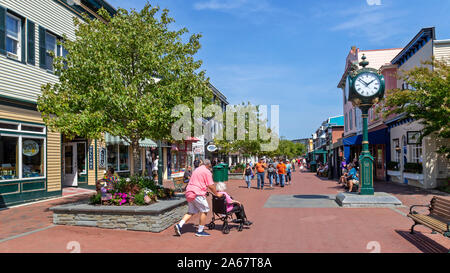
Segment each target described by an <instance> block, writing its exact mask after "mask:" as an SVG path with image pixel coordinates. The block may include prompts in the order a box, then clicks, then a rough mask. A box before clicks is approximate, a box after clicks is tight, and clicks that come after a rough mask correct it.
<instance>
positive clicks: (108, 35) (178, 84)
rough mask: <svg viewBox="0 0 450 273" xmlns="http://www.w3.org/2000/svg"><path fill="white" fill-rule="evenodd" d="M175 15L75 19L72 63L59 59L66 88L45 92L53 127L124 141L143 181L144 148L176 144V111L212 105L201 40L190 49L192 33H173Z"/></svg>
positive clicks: (69, 46) (152, 12) (46, 115)
mask: <svg viewBox="0 0 450 273" xmlns="http://www.w3.org/2000/svg"><path fill="white" fill-rule="evenodd" d="M168 13H169V11H168V10H167V9H164V10H162V11H160V8H159V7H152V6H151V5H150V4H149V3H147V4H146V5H145V7H144V8H143V9H142V10H141V11H136V10H131V11H127V10H125V9H118V10H117V14H116V15H115V16H114V17H110V16H109V14H108V13H107V12H106V11H105V10H104V9H101V10H100V11H99V14H100V15H101V16H102V17H103V18H105V20H106V23H105V22H103V21H100V20H97V19H90V18H88V17H87V16H85V17H84V22H81V21H80V20H78V19H74V23H75V26H76V32H75V35H76V39H75V40H73V41H71V40H68V39H66V37H64V42H63V46H64V48H65V49H66V50H67V51H68V55H67V57H66V58H63V57H57V58H55V63H54V67H55V71H56V73H57V74H58V75H59V76H60V81H59V83H57V84H47V85H45V86H43V87H42V95H41V96H40V98H39V100H38V109H39V111H40V112H42V116H43V119H44V121H45V123H46V124H47V125H48V126H49V127H50V128H52V129H54V130H56V131H59V132H60V133H63V134H65V135H66V136H68V137H74V136H77V135H78V136H83V137H86V138H91V139H100V138H101V136H102V133H104V132H108V133H110V134H112V135H114V136H119V137H121V138H122V139H124V140H125V141H127V142H128V143H129V144H130V145H131V147H132V150H133V158H134V159H135V160H134V162H135V164H134V166H133V167H132V168H131V172H132V173H136V172H137V170H138V166H137V161H138V160H137V158H138V156H139V141H140V140H143V139H145V138H152V139H158V140H170V139H171V126H172V124H173V123H174V122H175V121H176V120H177V118H176V117H172V116H171V112H172V109H173V107H174V106H176V105H179V104H184V105H187V106H188V107H190V109H192V107H193V104H194V97H201V98H203V99H204V101H211V91H210V90H209V88H208V84H207V83H208V79H207V78H206V77H205V72H204V71H199V69H200V68H201V65H202V62H201V61H198V60H195V59H194V55H195V54H196V53H197V51H198V50H199V49H200V42H199V39H200V38H201V35H199V34H194V35H191V36H190V37H189V39H188V40H187V41H186V42H183V38H184V34H186V33H187V32H188V31H187V29H186V28H182V29H180V30H176V31H172V30H169V24H170V23H172V22H173V21H174V19H173V18H170V17H169V14H168ZM157 14H160V15H159V17H158V16H157Z"/></svg>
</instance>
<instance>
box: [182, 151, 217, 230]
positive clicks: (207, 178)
mask: <svg viewBox="0 0 450 273" xmlns="http://www.w3.org/2000/svg"><path fill="white" fill-rule="evenodd" d="M211 169H212V166H211V161H210V160H208V159H207V160H205V161H204V165H201V166H200V167H198V168H197V169H195V171H194V172H193V173H192V176H191V179H190V180H189V184H188V185H187V187H186V193H185V196H186V200H187V202H188V213H187V214H185V215H184V216H183V219H181V221H180V222H179V223H178V224H176V225H175V226H174V229H175V234H176V235H178V236H181V229H182V228H183V225H184V224H185V223H186V222H187V221H189V219H191V217H192V216H193V215H195V214H200V221H199V225H198V229H197V233H195V236H198V237H206V236H210V234H209V233H207V232H205V231H204V228H205V224H206V216H207V214H208V212H209V205H208V201H207V200H206V193H207V191H208V189H209V190H210V191H211V192H212V193H213V194H214V195H216V196H218V197H221V196H222V195H221V194H219V193H218V192H217V191H216V186H215V184H214V181H213V178H212V173H211Z"/></svg>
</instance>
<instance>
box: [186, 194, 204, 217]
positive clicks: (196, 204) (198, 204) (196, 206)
mask: <svg viewBox="0 0 450 273" xmlns="http://www.w3.org/2000/svg"><path fill="white" fill-rule="evenodd" d="M200 212H203V213H208V212H209V205H208V201H207V200H206V197H205V196H197V197H196V198H195V199H194V200H193V201H192V202H188V214H197V213H200Z"/></svg>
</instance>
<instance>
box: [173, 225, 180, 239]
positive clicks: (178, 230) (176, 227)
mask: <svg viewBox="0 0 450 273" xmlns="http://www.w3.org/2000/svg"><path fill="white" fill-rule="evenodd" d="M173 228H174V229H175V233H176V234H177V236H181V227H180V225H179V224H176V225H175V226H174V227H173Z"/></svg>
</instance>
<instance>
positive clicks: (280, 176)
mask: <svg viewBox="0 0 450 273" xmlns="http://www.w3.org/2000/svg"><path fill="white" fill-rule="evenodd" d="M277 171H278V172H277V173H278V179H279V181H280V185H281V187H282V188H284V182H285V177H286V165H285V164H284V163H283V161H280V163H278V165H277Z"/></svg>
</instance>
